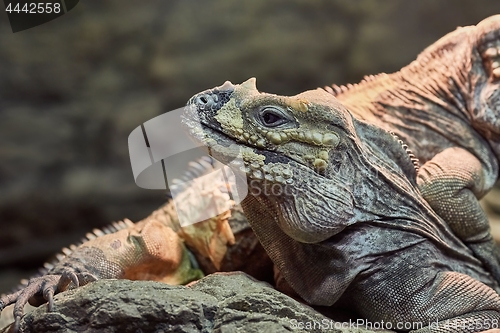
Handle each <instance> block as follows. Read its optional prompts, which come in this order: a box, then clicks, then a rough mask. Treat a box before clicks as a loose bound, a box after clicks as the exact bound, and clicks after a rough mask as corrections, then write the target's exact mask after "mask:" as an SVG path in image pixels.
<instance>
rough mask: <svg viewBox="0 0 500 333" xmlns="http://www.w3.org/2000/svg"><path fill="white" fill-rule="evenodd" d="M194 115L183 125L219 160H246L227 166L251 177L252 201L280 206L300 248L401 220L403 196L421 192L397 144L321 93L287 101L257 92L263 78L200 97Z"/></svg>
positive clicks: (281, 219) (284, 225)
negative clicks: (365, 224)
mask: <svg viewBox="0 0 500 333" xmlns="http://www.w3.org/2000/svg"><path fill="white" fill-rule="evenodd" d="M186 110H187V111H186V113H185V115H184V119H183V121H184V123H185V124H186V125H187V127H188V128H190V132H191V134H192V135H193V136H194V137H195V138H196V139H197V140H199V141H201V142H203V143H204V144H206V145H207V146H208V147H209V149H210V154H211V155H212V156H214V157H215V158H218V159H219V160H224V158H227V157H228V156H229V157H231V158H232V157H235V156H236V155H238V154H240V156H241V157H242V160H243V161H244V162H243V165H237V163H238V162H236V165H235V164H234V163H230V164H229V165H230V166H233V167H238V168H241V170H243V171H244V172H245V173H246V175H247V180H248V184H249V195H251V196H254V197H255V198H256V199H257V200H258V201H260V202H262V203H264V202H265V203H266V205H267V206H268V207H269V206H272V207H273V208H272V209H273V210H274V212H273V215H275V216H276V219H277V221H276V222H277V223H278V224H279V226H280V228H281V229H282V230H283V231H284V232H285V233H286V234H288V235H289V236H290V237H292V238H294V239H296V240H298V241H301V242H308V243H314V242H320V241H322V240H324V239H327V238H329V237H330V236H332V235H334V234H336V233H338V232H340V231H341V230H342V229H344V228H345V227H346V226H348V225H350V224H353V223H355V222H357V221H362V220H364V219H371V220H372V219H374V218H377V217H376V216H379V217H383V216H385V217H387V216H391V215H392V214H395V215H397V214H402V213H401V212H397V213H396V211H397V210H399V208H400V207H402V204H401V203H399V202H397V201H398V200H399V199H398V198H400V197H403V195H396V193H403V192H404V193H406V192H412V191H414V190H413V189H412V188H413V185H412V181H413V179H414V178H415V170H414V165H413V164H412V161H411V160H410V157H409V156H408V155H407V153H406V151H405V150H404V148H403V147H402V146H401V144H400V143H399V142H398V140H397V139H395V138H394V137H393V136H392V135H391V134H390V133H387V132H386V131H384V130H382V129H380V128H377V127H375V126H373V125H370V124H367V123H364V122H361V121H358V120H356V119H355V118H353V117H352V116H351V114H350V113H349V111H348V110H347V109H346V108H345V107H344V106H343V105H342V104H340V103H339V102H338V101H337V100H336V99H335V98H334V97H333V96H332V95H330V94H328V93H327V92H325V91H323V90H321V89H317V90H311V91H306V92H304V93H301V94H299V95H296V96H291V97H288V96H278V95H274V94H267V93H261V92H259V91H258V90H257V88H256V81H255V79H250V80H248V81H246V82H244V83H242V84H240V85H233V84H232V83H230V82H226V83H224V85H222V86H220V87H217V88H214V89H210V90H207V91H204V92H201V93H199V94H197V95H195V96H194V97H192V98H191V99H190V101H189V102H188V107H187V108H186ZM197 122H199V123H201V127H200V126H199V125H198V123H197ZM231 158H229V160H230V159H231ZM394 198H395V199H394ZM403 215H406V214H405V213H403Z"/></svg>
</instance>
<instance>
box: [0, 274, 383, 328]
mask: <svg viewBox="0 0 500 333" xmlns="http://www.w3.org/2000/svg"><path fill="white" fill-rule="evenodd" d="M294 320H295V321H294ZM313 322H316V325H317V326H316V328H311V329H299V328H298V323H303V324H304V325H307V323H313ZM320 323H321V324H322V325H323V326H322V327H319V326H318V325H319V324H320ZM325 323H328V325H330V326H328V327H327V326H325ZM330 327H332V329H330ZM21 331H22V332H25V333H28V332H157V333H160V332H259V333H260V332H273V333H274V332H290V331H294V332H303V331H307V332H324V331H328V332H353V333H354V332H357V333H367V332H373V331H369V330H364V329H357V328H356V329H335V326H334V322H333V321H331V320H330V319H329V318H327V317H325V316H323V315H322V314H320V313H318V312H317V311H315V310H313V309H312V308H310V307H308V306H306V305H303V304H301V303H299V302H297V301H295V300H294V299H292V298H290V297H288V296H286V295H284V294H282V293H280V292H278V291H276V290H275V289H273V288H272V287H271V286H270V285H268V284H267V283H263V282H259V281H256V280H254V279H252V278H251V277H249V276H248V275H245V274H243V273H225V274H213V275H209V276H207V277H205V278H203V279H202V280H200V281H198V282H197V283H195V284H193V285H191V286H190V287H184V286H169V285H166V284H163V283H159V282H151V281H129V280H101V281H97V282H95V283H91V284H89V285H87V286H84V287H82V288H79V289H76V290H71V291H68V292H65V293H62V294H59V295H57V296H56V298H55V310H54V311H53V312H47V308H46V307H45V306H41V307H39V308H37V309H35V310H34V311H32V312H30V313H29V314H27V315H26V316H24V317H23V319H22V324H21ZM6 332H8V328H4V329H3V330H0V333H6ZM379 332H380V331H379ZM386 332H387V331H386Z"/></svg>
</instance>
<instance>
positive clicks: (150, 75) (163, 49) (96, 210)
mask: <svg viewBox="0 0 500 333" xmlns="http://www.w3.org/2000/svg"><path fill="white" fill-rule="evenodd" d="M0 7H1V8H2V9H3V6H1V5H0ZM496 13H500V1H498V0H482V1H477V0H470V1H469V0H467V1H466V0H446V1H445V0H441V1H440V0H419V1H402V0H383V1H374V0H359V1H351V0H338V1H331V0H302V1H284V0H283V1H267V0H252V1H234V0H233V1H232V0H217V1H195V0H177V1H172V0H171V1H165V0H150V1H146V2H138V1H132V0H108V1H103V0H100V1H81V2H80V3H79V4H78V5H77V7H76V8H75V9H73V10H72V11H71V12H69V13H68V14H66V15H64V16H63V17H61V18H59V19H56V20H54V21H52V22H49V23H47V24H45V25H42V26H39V27H35V28H32V29H30V30H27V31H23V32H20V33H16V34H13V33H12V32H11V30H10V27H9V25H8V20H7V15H6V14H5V13H0V293H1V292H2V291H7V290H9V288H11V287H12V286H13V285H14V284H15V283H16V281H17V279H18V278H19V277H21V276H26V275H28V274H30V272H31V271H32V270H33V269H34V268H36V267H37V266H39V265H41V264H42V262H43V261H44V260H46V259H47V258H49V257H50V255H51V254H53V253H54V252H56V251H58V249H59V248H60V247H62V246H64V245H68V244H70V243H72V242H74V241H77V240H78V239H79V238H80V237H81V236H82V235H83V234H84V233H85V232H86V231H88V230H90V229H92V228H93V227H97V226H102V225H105V224H107V223H109V222H111V221H113V220H119V219H123V218H125V217H128V218H130V219H132V220H138V219H140V218H142V217H145V216H146V215H147V214H148V213H149V212H150V211H151V210H153V209H154V208H156V207H157V206H159V205H160V204H161V203H162V202H164V200H165V198H166V195H165V193H163V192H162V191H148V190H143V189H140V188H138V187H136V185H135V184H134V181H133V177H132V173H131V169H130V162H129V157H128V149H127V137H128V134H129V133H130V132H131V131H132V130H133V129H134V128H135V127H137V126H138V125H140V124H141V123H142V122H144V121H146V120H148V119H150V118H152V117H154V116H156V115H158V114H161V113H163V112H166V111H168V110H172V109H175V108H178V107H180V106H182V105H183V104H184V103H185V102H186V100H187V99H188V98H189V97H190V96H191V95H193V94H194V93H196V92H198V91H201V90H204V89H207V88H210V87H213V86H216V85H220V84H221V83H223V82H224V81H225V80H231V81H233V82H235V83H239V82H242V81H243V80H246V79H248V78H249V77H252V76H255V77H257V78H258V82H257V83H258V87H259V89H260V90H262V91H266V92H273V93H279V94H295V93H298V92H300V91H303V90H306V89H310V88H315V87H317V86H323V85H326V84H330V83H334V82H335V83H347V82H357V81H359V80H360V79H361V78H362V76H363V75H366V74H375V73H378V72H382V71H385V72H392V71H396V70H398V69H399V68H400V67H402V66H404V65H405V64H408V63H409V62H410V61H411V60H413V59H414V58H415V57H416V56H417V54H418V53H419V52H420V51H421V50H422V49H423V48H425V47H426V46H428V45H430V44H431V43H432V42H434V41H435V40H437V39H438V38H439V37H441V36H442V35H444V34H446V33H447V32H449V31H452V30H454V29H455V28H456V27H457V26H459V25H470V24H475V23H477V22H479V21H480V20H481V19H484V18H486V17H487V16H489V15H492V14H496ZM490 202H492V205H493V206H495V199H494V198H493V199H492V200H490ZM499 225H500V224H499Z"/></svg>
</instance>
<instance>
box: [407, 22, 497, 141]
mask: <svg viewBox="0 0 500 333" xmlns="http://www.w3.org/2000/svg"><path fill="white" fill-rule="evenodd" d="M401 74H402V75H403V77H404V78H405V80H406V81H407V82H409V84H410V85H411V86H413V87H416V88H418V89H415V92H416V93H417V94H419V95H422V96H423V97H424V98H425V99H426V100H427V101H430V102H437V103H438V105H439V106H440V107H443V108H448V109H450V110H451V112H454V111H455V110H458V111H459V112H460V113H461V115H462V116H464V117H465V119H467V121H470V122H471V124H472V126H473V127H474V128H475V129H476V130H477V131H478V132H479V133H481V135H482V136H483V137H485V138H487V139H489V140H493V141H496V142H497V143H498V142H500V15H495V16H491V17H489V18H487V19H485V20H483V21H481V22H480V23H479V24H477V25H476V26H467V27H460V28H458V29H456V30H455V31H453V32H451V33H449V34H447V35H445V36H444V37H442V38H441V39H439V40H438V41H437V42H435V43H434V44H432V45H431V46H429V47H428V48H427V49H425V50H424V51H423V52H422V53H421V54H420V55H419V56H418V58H417V59H416V61H414V62H412V63H411V64H410V65H409V66H406V67H405V68H403V69H402V70H401ZM436 97H439V98H440V99H437V98H436Z"/></svg>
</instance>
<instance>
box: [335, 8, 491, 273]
mask: <svg viewBox="0 0 500 333" xmlns="http://www.w3.org/2000/svg"><path fill="white" fill-rule="evenodd" d="M326 89H327V90H328V91H329V92H331V93H332V94H334V95H335V96H336V97H337V99H338V100H339V101H340V102H341V103H342V104H344V105H345V106H346V107H347V108H348V109H349V110H351V111H352V112H353V113H354V114H356V117H358V118H359V119H364V120H366V121H368V122H370V123H374V124H377V125H378V126H379V127H381V128H385V129H387V130H390V131H393V132H394V133H396V135H398V136H399V137H400V138H401V139H402V140H403V141H404V142H405V143H407V144H408V146H410V147H411V148H412V150H413V153H414V154H415V155H416V156H417V157H418V158H419V159H420V162H421V163H422V164H423V165H422V166H421V168H420V171H419V173H418V175H417V183H418V188H419V190H420V192H421V194H422V196H423V197H424V198H425V199H426V200H427V202H429V204H430V205H431V207H432V208H433V209H434V211H435V212H436V213H438V215H440V216H441V217H442V218H443V219H444V220H445V221H446V222H447V223H448V225H449V226H450V227H451V228H452V230H453V232H454V233H455V234H456V235H457V236H458V237H459V238H460V239H461V240H462V241H464V242H465V243H466V244H467V245H468V246H469V247H470V248H471V249H472V251H474V254H475V255H476V256H477V257H478V258H480V259H481V260H482V261H483V263H484V264H485V265H486V266H487V267H488V269H490V270H491V271H492V272H493V274H494V276H495V278H496V279H497V281H500V265H499V260H500V255H499V253H498V250H497V249H496V247H495V244H494V241H493V239H492V237H491V235H490V232H489V224H488V220H487V217H486V214H485V213H484V212H483V210H482V209H481V207H480V205H479V202H478V199H479V198H481V197H482V196H483V195H484V194H486V192H487V191H489V190H490V189H491V187H492V186H493V185H494V183H495V182H496V180H497V178H498V159H499V157H500V15H496V16H492V17H490V18H488V19H486V20H484V21H482V22H480V23H479V24H478V25H477V26H470V27H464V28H459V29H457V30H456V31H454V32H452V33H450V34H448V35H446V36H444V37H443V38H441V39H440V40H439V41H437V42H436V43H434V44H433V45H432V46H430V47H429V48H427V49H426V50H425V51H424V52H422V53H421V54H420V55H419V57H418V58H417V59H416V60H415V61H414V62H412V63H411V64H410V65H408V66H406V67H404V68H403V69H401V70H400V71H399V72H396V73H393V74H389V75H386V74H382V75H378V76H374V77H373V76H372V77H368V78H366V79H365V80H363V81H362V82H361V83H359V84H358V85H355V86H350V85H349V87H337V86H334V87H333V89H332V88H326Z"/></svg>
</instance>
